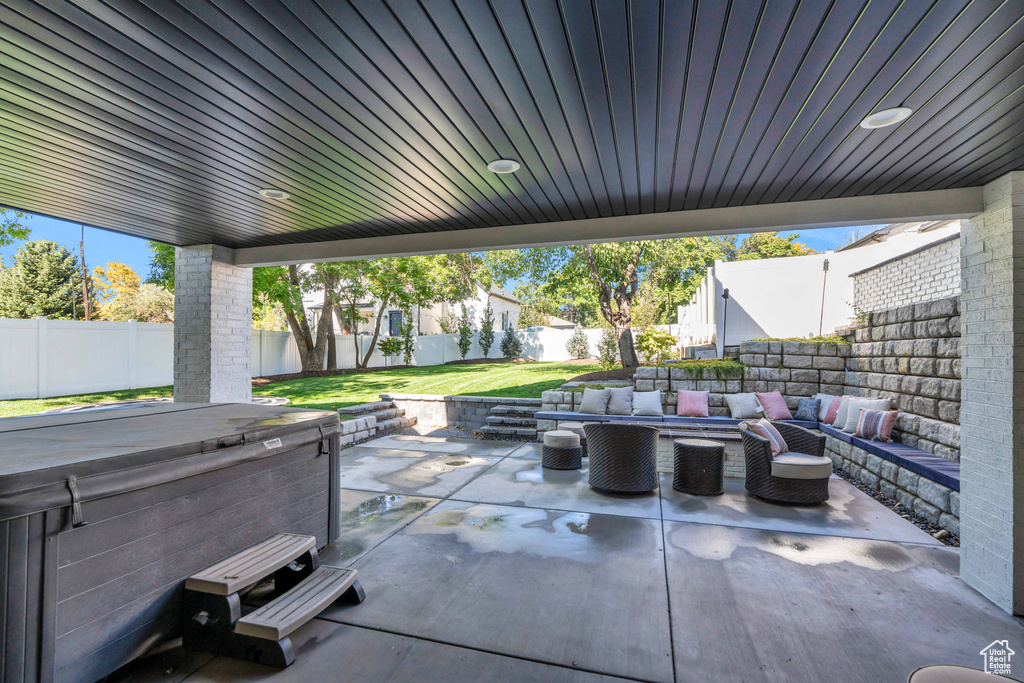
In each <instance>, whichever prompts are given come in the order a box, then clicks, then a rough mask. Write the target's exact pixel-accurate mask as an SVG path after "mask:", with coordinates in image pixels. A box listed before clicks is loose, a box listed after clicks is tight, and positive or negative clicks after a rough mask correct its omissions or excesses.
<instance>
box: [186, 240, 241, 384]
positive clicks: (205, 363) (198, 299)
mask: <svg viewBox="0 0 1024 683" xmlns="http://www.w3.org/2000/svg"><path fill="white" fill-rule="evenodd" d="M231 261H232V258H231V249H228V248H227V247H220V246H217V245H214V244H200V245H196V246H191V247H179V248H177V249H175V254H174V400H175V401H176V402H178V403H207V402H209V403H249V402H250V401H252V375H251V366H252V269H251V268H240V267H237V266H234V265H232V263H231Z"/></svg>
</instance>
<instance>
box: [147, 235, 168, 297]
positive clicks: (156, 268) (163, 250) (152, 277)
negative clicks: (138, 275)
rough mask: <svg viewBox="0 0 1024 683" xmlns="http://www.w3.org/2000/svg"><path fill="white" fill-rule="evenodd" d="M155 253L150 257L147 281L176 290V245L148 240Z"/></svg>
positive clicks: (151, 249) (150, 248)
mask: <svg viewBox="0 0 1024 683" xmlns="http://www.w3.org/2000/svg"><path fill="white" fill-rule="evenodd" d="M148 245H149V250H150V251H152V252H153V255H152V256H150V257H149V275H148V276H147V277H146V282H148V283H149V284H151V285H159V286H160V287H163V288H164V289H166V290H167V291H168V292H173V291H174V247H172V246H171V245H170V244H164V243H163V242H153V241H150V242H148Z"/></svg>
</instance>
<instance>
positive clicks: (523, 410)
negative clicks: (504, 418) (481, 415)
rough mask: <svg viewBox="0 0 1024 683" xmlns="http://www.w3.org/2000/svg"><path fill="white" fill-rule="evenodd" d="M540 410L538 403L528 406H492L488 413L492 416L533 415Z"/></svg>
mask: <svg viewBox="0 0 1024 683" xmlns="http://www.w3.org/2000/svg"><path fill="white" fill-rule="evenodd" d="M538 410H540V404H538V405H535V406H534V405H528V406H494V407H493V408H491V410H490V413H491V415H493V416H499V415H509V416H512V417H533V414H534V413H536V412H537V411H538Z"/></svg>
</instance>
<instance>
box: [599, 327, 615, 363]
mask: <svg viewBox="0 0 1024 683" xmlns="http://www.w3.org/2000/svg"><path fill="white" fill-rule="evenodd" d="M618 356H619V340H618V339H617V338H616V336H615V330H613V329H611V328H608V329H606V330H604V331H603V332H601V339H600V340H599V341H598V342H597V364H598V365H599V366H600V367H601V369H602V370H611V369H612V368H614V367H615V361H616V360H618Z"/></svg>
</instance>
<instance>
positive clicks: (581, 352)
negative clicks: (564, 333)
mask: <svg viewBox="0 0 1024 683" xmlns="http://www.w3.org/2000/svg"><path fill="white" fill-rule="evenodd" d="M565 350H566V351H568V352H569V356H570V357H571V358H590V340H589V339H587V333H586V332H584V331H583V328H582V327H580V326H579V325H577V326H576V327H575V328H574V329H573V331H572V335H571V336H570V337H569V341H567V342H566V343H565Z"/></svg>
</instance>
